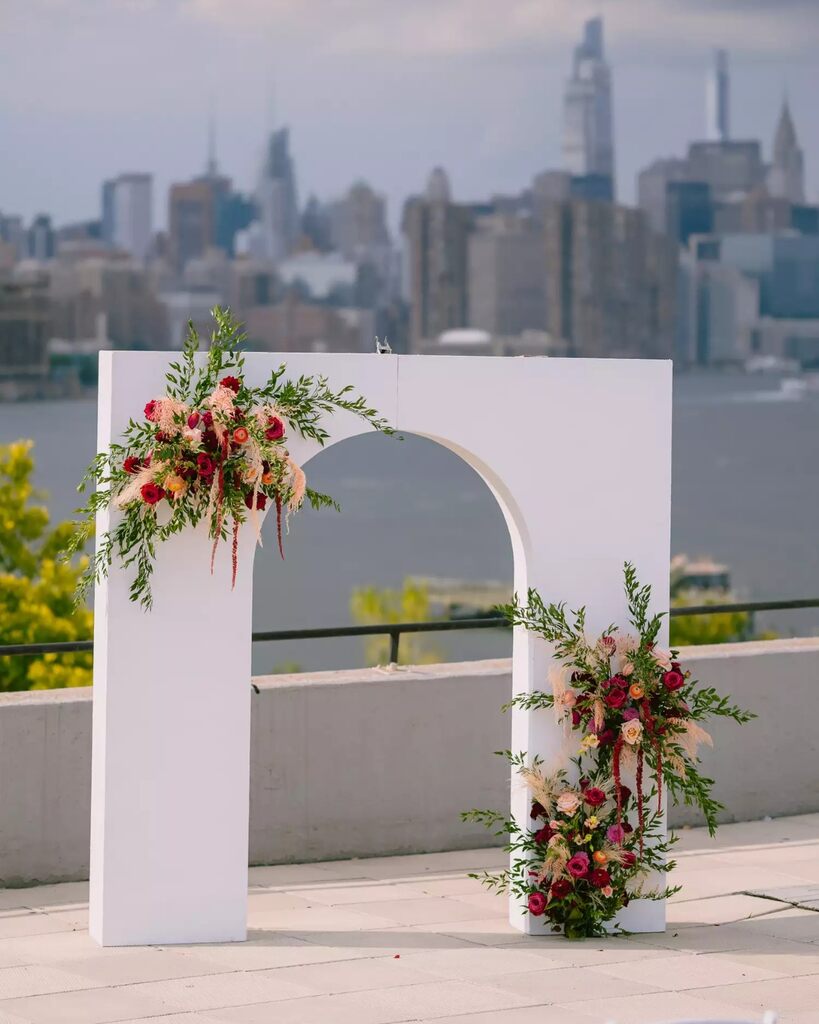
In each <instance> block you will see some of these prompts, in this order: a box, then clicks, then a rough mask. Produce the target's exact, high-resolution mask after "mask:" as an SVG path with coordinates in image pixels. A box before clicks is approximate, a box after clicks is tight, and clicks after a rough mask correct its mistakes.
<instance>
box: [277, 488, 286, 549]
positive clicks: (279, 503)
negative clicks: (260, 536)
mask: <svg viewBox="0 0 819 1024" xmlns="http://www.w3.org/2000/svg"><path fill="white" fill-rule="evenodd" d="M276 537H277V538H278V541H279V554H280V555H281V556H282V558H284V545H283V544H282V496H281V494H279V492H278V491H276Z"/></svg>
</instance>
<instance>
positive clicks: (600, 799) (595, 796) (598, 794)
mask: <svg viewBox="0 0 819 1024" xmlns="http://www.w3.org/2000/svg"><path fill="white" fill-rule="evenodd" d="M583 799H584V800H585V801H586V803H587V804H588V805H589V807H599V806H600V804H603V803H605V802H606V794H605V793H604V792H603V790H602V789H598V788H597V786H589V788H588V789H587V790H586V792H585V793H584V794H583Z"/></svg>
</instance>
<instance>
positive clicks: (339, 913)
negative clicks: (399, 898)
mask: <svg viewBox="0 0 819 1024" xmlns="http://www.w3.org/2000/svg"><path fill="white" fill-rule="evenodd" d="M380 905H381V904H379V906H380ZM361 906H366V907H367V908H368V909H372V911H373V912H372V913H369V912H368V913H366V914H365V913H357V912H356V910H357V908H358V907H361ZM247 923H248V926H249V927H250V928H252V929H260V928H266V929H270V930H273V931H277V932H279V933H281V934H285V935H291V934H293V933H294V932H303V931H304V932H310V931H316V932H328V931H336V932H351V931H364V930H366V929H368V928H392V927H394V926H395V921H394V920H393V919H392V918H391V917H382V916H380V915H379V914H378V913H377V912H376V910H375V908H374V907H373V906H372V905H371V904H356V905H355V906H354V907H352V908H351V907H343V908H341V907H322V906H318V905H316V906H306V907H305V908H303V909H299V910H296V909H291V910H276V909H272V910H270V909H257V908H256V907H254V906H251V907H250V908H249V910H248V915H247Z"/></svg>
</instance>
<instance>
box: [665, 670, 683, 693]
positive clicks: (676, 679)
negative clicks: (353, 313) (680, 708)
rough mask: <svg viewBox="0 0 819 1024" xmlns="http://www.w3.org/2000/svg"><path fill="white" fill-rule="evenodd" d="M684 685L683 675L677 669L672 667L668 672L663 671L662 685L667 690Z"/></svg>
mask: <svg viewBox="0 0 819 1024" xmlns="http://www.w3.org/2000/svg"><path fill="white" fill-rule="evenodd" d="M684 685H685V676H684V675H683V674H682V672H680V671H679V669H676V668H672V669H669V670H668V672H664V673H663V686H664V687H665V688H666V690H668V691H669V692H673V691H674V690H679V688H680V687H681V686H684Z"/></svg>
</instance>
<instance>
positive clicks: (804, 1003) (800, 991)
mask: <svg viewBox="0 0 819 1024" xmlns="http://www.w3.org/2000/svg"><path fill="white" fill-rule="evenodd" d="M688 994H689V995H691V996H695V997H699V998H702V999H708V1000H710V1001H712V1002H715V1003H727V1004H729V1005H731V1006H739V1007H744V1008H745V1009H746V1010H752V1011H753V1012H754V1013H755V1014H756V1015H757V1016H759V1015H761V1014H762V1013H763V1012H764V1011H765V1010H775V1011H776V1012H777V1013H778V1014H780V1015H784V1014H788V1013H808V1012H814V1011H815V1010H816V1009H817V1007H819V975H812V976H808V977H802V978H777V979H776V980H774V981H755V982H750V983H749V984H742V985H723V986H717V987H714V988H704V989H692V990H691V991H690V992H689V993H688Z"/></svg>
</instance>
